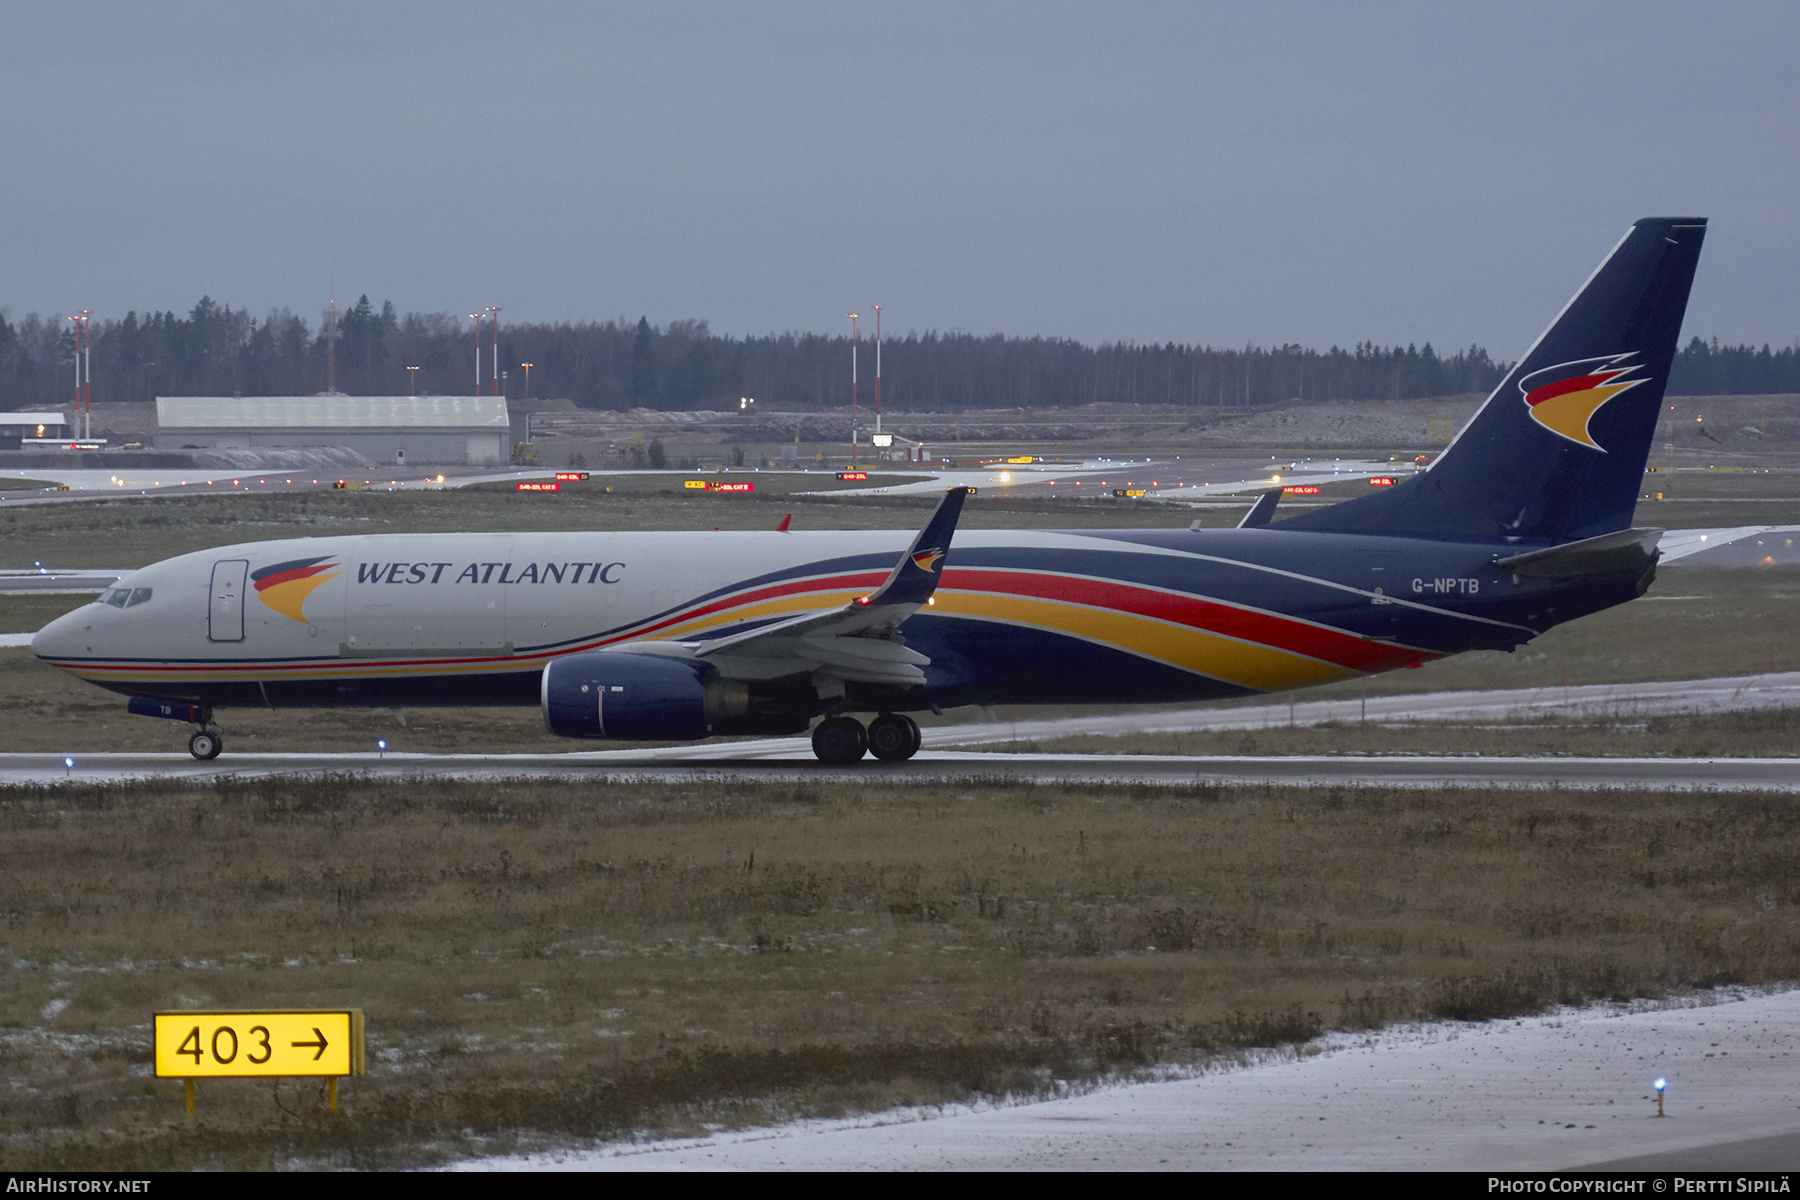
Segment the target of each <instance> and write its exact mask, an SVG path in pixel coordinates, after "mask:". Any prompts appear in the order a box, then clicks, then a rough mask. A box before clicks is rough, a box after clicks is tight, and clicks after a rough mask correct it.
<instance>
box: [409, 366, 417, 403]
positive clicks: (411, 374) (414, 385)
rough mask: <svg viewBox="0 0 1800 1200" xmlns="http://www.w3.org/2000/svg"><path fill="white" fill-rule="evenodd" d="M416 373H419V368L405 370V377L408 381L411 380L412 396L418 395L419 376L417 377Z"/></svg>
mask: <svg viewBox="0 0 1800 1200" xmlns="http://www.w3.org/2000/svg"><path fill="white" fill-rule="evenodd" d="M418 371H419V368H417V367H408V368H406V377H407V378H408V379H410V380H412V394H413V395H415V396H416V395H418V394H419V375H418Z"/></svg>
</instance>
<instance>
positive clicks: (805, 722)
mask: <svg viewBox="0 0 1800 1200" xmlns="http://www.w3.org/2000/svg"><path fill="white" fill-rule="evenodd" d="M1705 230H1706V224H1705V221H1704V220H1701V219H1694V218H1651V219H1646V220H1642V221H1639V222H1637V223H1636V224H1635V225H1634V226H1633V227H1632V228H1631V230H1630V231H1629V232H1628V233H1627V234H1626V236H1625V237H1624V238H1623V239H1622V240H1621V241H1620V242H1619V244H1618V245H1617V246H1616V247H1615V248H1614V249H1613V251H1612V253H1611V254H1610V255H1609V256H1608V257H1607V258H1606V260H1605V261H1604V262H1603V263H1602V264H1601V266H1600V268H1599V269H1598V270H1597V271H1596V272H1595V273H1594V275H1593V276H1592V277H1591V278H1590V279H1589V280H1588V282H1587V283H1586V285H1585V286H1583V288H1582V289H1581V290H1580V292H1579V293H1578V294H1577V295H1576V296H1575V298H1574V299H1573V300H1571V301H1570V302H1569V304H1568V306H1567V307H1566V308H1565V309H1564V310H1563V312H1562V313H1561V314H1560V315H1559V316H1558V317H1557V318H1556V320H1555V321H1553V322H1552V324H1551V326H1550V328H1549V329H1548V330H1547V331H1546V332H1545V333H1544V334H1543V336H1542V337H1540V338H1539V339H1538V341H1537V343H1536V344H1535V345H1533V346H1532V348H1531V349H1530V350H1529V351H1528V352H1527V353H1526V354H1525V355H1524V356H1523V357H1522V358H1521V359H1520V360H1519V362H1518V364H1517V366H1515V367H1514V368H1513V370H1512V371H1511V373H1510V374H1509V375H1508V376H1507V378H1506V379H1505V380H1503V381H1502V382H1501V384H1500V386H1499V387H1498V388H1497V389H1496V390H1495V392H1494V393H1493V395H1492V396H1490V397H1489V398H1488V400H1487V402H1486V404H1484V405H1483V406H1482V408H1481V409H1480V411H1478V412H1477V413H1476V415H1475V416H1474V418H1473V419H1472V420H1471V421H1470V422H1469V424H1468V425H1467V426H1466V427H1465V428H1464V429H1463V430H1462V431H1461V432H1460V433H1459V434H1458V435H1457V437H1456V439H1455V440H1454V441H1453V442H1452V443H1451V445H1450V446H1449V448H1448V449H1447V450H1446V451H1445V452H1444V453H1443V454H1442V455H1441V456H1439V458H1438V459H1437V460H1436V461H1435V462H1433V463H1432V464H1431V465H1430V467H1429V468H1428V469H1427V470H1424V471H1422V472H1420V473H1418V474H1417V475H1415V476H1412V477H1409V478H1405V479H1403V480H1401V481H1400V482H1399V483H1398V484H1397V485H1396V486H1394V487H1391V488H1385V489H1381V490H1379V491H1376V492H1373V493H1371V494H1370V495H1368V496H1365V497H1361V498H1358V499H1355V500H1351V501H1347V502H1345V503H1343V504H1338V505H1334V506H1331V507H1329V508H1324V509H1316V510H1313V511H1310V512H1306V513H1302V514H1300V515H1298V516H1295V517H1293V518H1291V519H1288V520H1285V521H1280V522H1271V520H1270V516H1271V511H1272V508H1273V504H1272V502H1270V503H1264V504H1259V505H1258V506H1257V508H1256V509H1255V510H1253V512H1252V514H1251V516H1250V517H1249V518H1247V519H1246V524H1245V525H1243V526H1240V527H1239V528H1237V529H1232V530H1186V529H1136V530H1112V531H1098V532H1096V531H1084V532H1057V531H1043V532H1036V531H1027V532H984V533H962V534H960V535H959V534H957V532H956V524H957V519H958V516H959V514H960V511H961V507H962V503H963V500H964V494H963V492H962V491H961V490H960V489H953V490H952V491H951V492H950V493H949V494H948V495H946V497H945V499H944V501H943V503H942V504H940V506H939V508H938V510H937V511H936V513H934V514H933V516H932V518H931V520H930V522H929V523H928V524H927V525H926V526H925V528H924V529H923V530H922V531H921V532H920V533H919V534H918V535H917V536H916V537H914V538H912V539H910V542H909V543H908V542H907V541H906V540H903V537H902V535H891V534H880V533H869V532H855V533H830V532H824V533H785V532H769V533H735V532H734V533H718V532H711V533H702V532H694V533H554V534H550V533H531V534H420V535H411V534H390V535H373V536H367V537H343V538H318V539H296V540H288V541H278V542H257V543H249V544H244V545H235V546H224V547H220V548H218V549H216V550H208V551H203V552H199V553H195V554H188V555H184V556H182V557H179V558H174V559H169V560H167V561H165V562H160V563H156V564H154V565H152V566H149V567H145V568H143V569H142V570H140V571H137V572H134V573H133V574H131V575H129V576H127V577H126V578H124V579H121V580H120V581H119V583H118V585H117V586H116V587H114V588H112V589H109V590H108V592H106V593H105V594H104V595H103V596H102V597H101V599H100V601H99V602H98V603H96V604H93V605H89V606H86V607H84V608H81V609H78V610H76V611H75V612H73V613H70V614H68V615H66V616H64V617H62V618H59V619H58V620H56V621H54V622H52V623H51V624H50V625H48V626H46V627H45V628H44V629H43V630H42V631H40V632H39V634H38V635H37V636H36V638H35V639H34V640H33V642H32V648H33V650H34V651H35V652H36V653H37V654H38V655H39V656H40V657H41V658H43V659H44V660H45V661H47V662H50V663H52V664H53V665H55V666H57V667H59V668H62V669H64V670H67V671H69V672H71V673H73V674H75V675H77V676H79V677H81V678H83V679H86V680H88V681H90V682H93V683H95V684H98V685H99V686H101V687H105V688H109V689H111V690H113V691H116V692H121V693H124V694H126V695H128V696H130V697H132V698H133V699H132V701H131V703H132V707H133V711H139V712H145V713H146V714H148V715H160V716H171V717H175V718H177V719H182V720H187V721H190V722H191V723H193V724H194V725H195V726H196V732H195V734H194V740H193V742H192V744H191V746H190V748H191V749H192V750H193V751H194V753H195V754H196V755H199V756H201V757H210V756H211V755H214V754H217V753H218V750H219V747H220V745H221V744H222V743H221V740H220V738H219V736H218V732H217V730H216V728H215V727H214V726H213V725H212V711H213V709H215V708H218V707H225V706H231V705H258V706H262V705H268V706H272V707H282V706H297V707H317V706H328V705H367V706H406V707H413V706H422V705H432V704H535V705H540V706H541V707H542V709H543V711H544V716H545V721H546V723H547V724H548V726H549V728H550V729H551V730H552V731H553V732H555V733H559V734H564V735H567V736H570V737H578V738H615V739H628V740H680V739H690V738H700V737H705V736H708V735H712V734H744V733H761V734H774V733H798V732H801V731H803V730H805V729H806V728H807V727H808V726H809V725H812V723H813V722H814V720H815V719H817V718H823V719H822V720H820V721H819V723H818V724H817V726H816V727H814V729H813V746H814V749H815V751H816V752H817V754H818V755H819V757H820V758H822V759H825V760H827V761H835V762H843V761H854V760H856V759H858V758H861V757H862V756H863V755H864V754H865V753H866V752H868V751H869V750H871V749H872V750H873V751H874V753H875V755H876V757H878V758H886V759H902V758H906V757H909V756H910V755H911V754H912V753H914V752H915V751H916V750H917V749H918V744H919V736H918V727H917V725H916V724H915V723H914V722H913V720H912V719H911V718H910V717H909V716H907V713H909V712H918V711H922V710H925V709H929V708H938V707H942V706H948V705H955V704H967V703H984V704H992V703H1009V704H1031V703H1105V702H1118V703H1146V702H1157V701H1180V700H1206V699H1216V698H1224V697H1231V696H1241V695H1246V694H1251V693H1256V692H1263V691H1273V690H1285V689H1290V688H1297V687H1304V686H1307V685H1311V684H1318V683H1326V682H1330V681H1333V680H1338V679H1344V678H1349V677H1353V676H1355V675H1358V674H1367V673H1373V672H1378V671H1386V670H1391V669H1394V668H1398V667H1406V666H1415V665H1418V664H1420V663H1422V662H1425V661H1427V660H1429V659H1433V658H1437V657H1440V656H1442V655H1446V654H1455V653H1459V652H1462V651H1467V650H1474V649H1510V648H1512V647H1514V646H1516V645H1518V644H1519V643H1521V642H1525V641H1528V640H1529V639H1530V638H1532V637H1534V636H1535V635H1536V634H1538V633H1540V632H1542V631H1543V630H1545V629H1548V628H1550V627H1551V626H1553V625H1557V624H1560V623H1562V622H1564V621H1568V620H1571V619H1573V618H1576V617H1579V616H1582V615H1584V614H1587V613H1591V612H1595V611H1598V610H1600V609H1603V608H1607V607H1610V606H1612V605H1615V604H1619V603H1623V602H1625V601H1627V600H1630V599H1632V598H1633V597H1635V596H1637V595H1640V594H1642V592H1643V591H1644V590H1645V589H1646V588H1647V587H1648V586H1649V585H1650V582H1651V580H1652V578H1653V577H1654V573H1655V563H1656V550H1655V546H1656V540H1657V536H1658V534H1659V533H1660V532H1661V531H1660V530H1644V529H1632V528H1630V522H1631V518H1632V513H1633V510H1634V508H1635V505H1636V501H1637V497H1638V491H1639V485H1640V483H1641V481H1642V477H1643V471H1644V465H1645V460H1646V457H1647V455H1648V452H1649V446H1650V442H1651V438H1652V435H1653V433H1654V431H1655V426H1656V420H1657V414H1658V412H1659V410H1660V405H1661V400H1662V395H1663V389H1664V385H1665V383H1666V380H1667V377H1668V370H1669V364H1670V361H1671V359H1672V357H1673V354H1674V350H1675V345H1676V339H1677V336H1678V334H1679V332H1680V326H1681V321H1682V316H1683V313H1684V311H1685V309H1686V304H1687V296H1688V291H1689V287H1690V285H1691V284H1692V281H1693V274H1694V269H1695V265H1696V263H1697V262H1698V258H1699V252H1700V247H1701V243H1702V241H1703V240H1704V236H1705ZM859 713H864V714H873V715H874V718H873V720H872V721H871V722H870V723H868V724H867V725H865V724H864V723H863V722H862V721H860V720H857V719H856V717H855V716H854V715H853V714H859Z"/></svg>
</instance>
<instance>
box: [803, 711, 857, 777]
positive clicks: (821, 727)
mask: <svg viewBox="0 0 1800 1200" xmlns="http://www.w3.org/2000/svg"><path fill="white" fill-rule="evenodd" d="M812 743H813V753H814V754H816V755H818V756H819V761H820V762H826V763H831V764H833V765H834V766H836V765H842V764H844V763H853V762H855V761H857V760H858V759H860V758H861V757H862V756H863V755H864V754H866V753H867V752H868V749H869V731H868V730H866V729H864V728H863V725H862V722H861V721H858V720H857V719H856V718H855V717H829V718H827V719H825V720H823V721H820V722H819V724H818V727H817V728H815V729H814V730H813V735H812Z"/></svg>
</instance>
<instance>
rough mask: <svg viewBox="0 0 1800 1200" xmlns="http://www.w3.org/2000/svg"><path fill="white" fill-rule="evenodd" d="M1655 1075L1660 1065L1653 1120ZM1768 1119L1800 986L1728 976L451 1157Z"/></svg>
mask: <svg viewBox="0 0 1800 1200" xmlns="http://www.w3.org/2000/svg"><path fill="white" fill-rule="evenodd" d="M1659 1076H1660V1077H1663V1078H1666V1079H1667V1081H1668V1091H1667V1093H1666V1097H1665V1104H1666V1111H1667V1116H1665V1117H1664V1118H1662V1119H1660V1120H1659V1119H1657V1117H1656V1116H1655V1113H1656V1101H1655V1098H1654V1093H1653V1092H1652V1090H1651V1085H1652V1081H1653V1080H1654V1079H1656V1078H1657V1077H1659ZM1779 1135H1800V991H1792V990H1781V991H1769V992H1758V991H1754V990H1748V989H1744V990H1725V991H1720V992H1713V993H1707V994H1704V995H1701V996H1698V997H1691V998H1688V999H1685V1000H1677V1001H1672V1002H1667V1003H1663V1004H1655V1005H1648V1004H1646V1005H1639V1006H1634V1007H1631V1008H1619V1007H1614V1006H1610V1005H1602V1006H1598V1007H1594V1008H1588V1009H1579V1010H1564V1011H1562V1012H1559V1013H1556V1014H1554V1015H1551V1016H1545V1017H1534V1018H1528V1019H1525V1020H1518V1021H1490V1022H1486V1023H1481V1024H1465V1023H1458V1022H1448V1023H1443V1024H1432V1025H1424V1026H1414V1027H1407V1028H1398V1029H1393V1030H1389V1031H1385V1032H1382V1033H1379V1034H1375V1035H1370V1036H1353V1035H1332V1036H1329V1037H1326V1038H1323V1039H1320V1040H1319V1041H1318V1042H1316V1043H1314V1044H1312V1045H1309V1046H1307V1047H1306V1048H1305V1050H1304V1051H1303V1053H1302V1055H1301V1056H1299V1057H1296V1058H1286V1059H1274V1058H1271V1060H1270V1061H1265V1062H1263V1063H1261V1064H1258V1065H1252V1066H1248V1067H1243V1068H1236V1069H1218V1070H1214V1071H1211V1072H1208V1073H1206V1074H1203V1075H1200V1076H1199V1077H1197V1078H1196V1077H1192V1076H1189V1077H1185V1078H1176V1079H1170V1080H1166V1081H1162V1082H1154V1083H1137V1084H1127V1085H1120V1086H1110V1087H1102V1088H1099V1089H1096V1090H1093V1091H1091V1092H1088V1093H1086V1094H1083V1095H1074V1096H1070V1097H1068V1098H1066V1099H1057V1100H1049V1101H1043V1102H1039V1103H1030V1104H1018V1105H995V1106H981V1107H956V1108H950V1109H944V1110H935V1109H934V1110H928V1111H909V1112H904V1113H886V1114H880V1115H876V1116H872V1117H868V1118H864V1119H861V1120H846V1121H807V1122H799V1123H796V1124H792V1125H787V1126H781V1127H777V1128H774V1129H760V1130H752V1131H748V1132H740V1133H721V1134H718V1135H716V1136H714V1137H710V1138H703V1139H683V1140H679V1141H666V1142H648V1143H639V1144H615V1145H608V1146H603V1147H600V1148H598V1149H590V1150H580V1151H576V1150H567V1151H558V1152H555V1153H541V1154H532V1155H528V1156H522V1157H505V1158H491V1159H481V1160H476V1161H473V1162H469V1163H464V1164H461V1168H460V1169H464V1170H494V1171H513V1170H629V1171H649V1170H853V1169H868V1170H906V1169H920V1170H942V1169H955V1170H992V1169H1056V1170H1080V1169H1084V1168H1085V1169H1093V1170H1109V1171H1112V1170H1126V1169H1134V1168H1142V1169H1152V1170H1154V1169H1158V1168H1166V1169H1169V1170H1229V1169H1240V1170H1308V1169H1311V1170H1407V1169H1431V1170H1463V1171H1467V1170H1476V1171H1541V1170H1562V1169H1567V1168H1572V1167H1578V1166H1582V1165H1587V1164H1596V1163H1604V1162H1607V1161H1610V1160H1613V1159H1620V1158H1627V1157H1631V1156H1636V1155H1643V1154H1650V1153H1669V1152H1679V1151H1683V1150H1691V1149H1695V1148H1700V1147H1708V1146H1717V1145H1719V1144H1720V1143H1731V1142H1736V1141H1740V1140H1748V1139H1753V1138H1770V1137H1776V1136H1779ZM1794 1145H1795V1146H1796V1147H1797V1148H1800V1138H1796V1140H1795V1142H1794ZM1765 1153H1766V1151H1765ZM1728 1154H1729V1152H1727V1155H1728ZM1796 1157H1797V1158H1800V1150H1797V1152H1796ZM1793 1165H1794V1166H1796V1167H1800V1161H1797V1162H1795V1163H1794V1164H1793Z"/></svg>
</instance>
